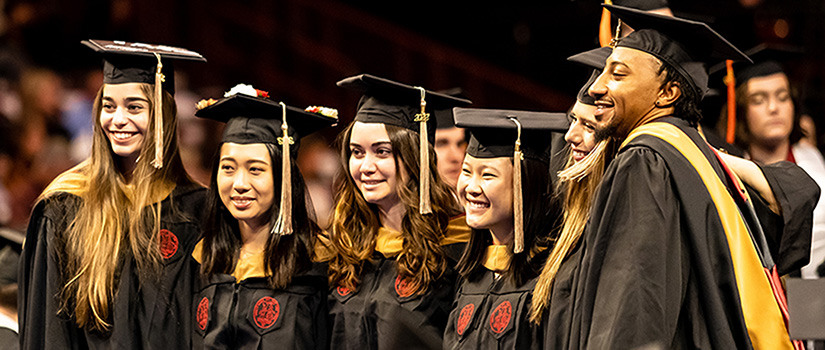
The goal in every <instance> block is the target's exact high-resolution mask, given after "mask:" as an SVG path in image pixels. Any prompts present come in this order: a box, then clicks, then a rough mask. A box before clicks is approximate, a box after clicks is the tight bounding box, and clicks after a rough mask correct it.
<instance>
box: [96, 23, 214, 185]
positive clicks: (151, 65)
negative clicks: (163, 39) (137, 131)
mask: <svg viewBox="0 0 825 350" xmlns="http://www.w3.org/2000/svg"><path fill="white" fill-rule="evenodd" d="M80 43H81V44H83V45H86V46H87V47H89V48H91V49H92V50H94V51H95V52H97V53H99V54H101V55H102V56H103V83H104V84H124V83H144V84H152V85H154V86H155V94H154V95H155V96H154V100H155V103H154V118H155V120H154V125H155V158H154V160H152V165H153V166H154V167H155V168H158V169H159V168H161V167H163V96H162V94H161V91H162V90H166V91H168V92H169V93H170V94H172V95H174V94H175V70H174V66H173V63H172V61H173V60H175V59H179V60H190V61H200V62H206V58H204V57H203V56H201V55H200V54H199V53H197V52H194V51H190V50H187V49H184V48H179V47H174V46H167V45H155V44H145V43H132V42H125V41H108V40H91V39H90V40H83V41H81V42H80ZM161 89H162V90H161Z"/></svg>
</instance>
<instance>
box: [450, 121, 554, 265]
mask: <svg viewBox="0 0 825 350" xmlns="http://www.w3.org/2000/svg"><path fill="white" fill-rule="evenodd" d="M453 114H454V115H455V125H456V126H458V127H462V128H467V129H469V130H470V142H469V144H468V145H467V154H468V155H470V156H473V157H475V158H498V157H513V219H514V223H515V225H514V239H513V242H514V244H513V252H514V253H521V252H522V251H523V250H524V210H523V208H524V200H523V193H522V186H521V161H522V158H523V157H530V158H534V159H539V160H543V161H545V162H549V160H550V154H549V151H550V142H551V140H552V138H551V137H550V136H549V134H548V132H550V131H565V130H567V128H568V127H569V125H570V123H569V121H568V119H567V114H565V113H547V112H527V111H512V110H500V109H479V108H454V109H453Z"/></svg>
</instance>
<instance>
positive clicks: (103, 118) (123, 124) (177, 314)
mask: <svg viewBox="0 0 825 350" xmlns="http://www.w3.org/2000/svg"><path fill="white" fill-rule="evenodd" d="M84 44H86V45H87V46H89V47H91V48H93V49H95V50H96V51H99V52H101V53H103V54H104V57H105V61H104V62H105V64H104V84H103V87H102V88H101V89H100V92H99V93H98V95H97V97H96V98H95V102H94V107H93V114H92V116H93V124H94V143H93V148H92V155H91V156H90V157H89V158H88V159H86V160H85V161H83V162H82V163H80V164H79V165H77V166H75V167H74V168H72V169H70V170H68V171H66V172H65V173H63V174H61V175H60V176H58V177H57V178H56V179H55V180H54V181H53V182H52V184H50V185H49V186H48V188H47V189H46V190H45V191H44V192H43V194H41V196H40V201H39V202H38V204H37V206H36V207H35V209H34V212H33V213H32V218H31V221H30V222H29V228H28V231H27V238H26V244H25V246H24V251H23V258H22V259H23V260H22V263H21V274H20V276H21V283H20V306H21V307H20V324H21V329H20V338H21V344H22V348H24V349H49V348H60V349H63V348H120V349H127V348H162V347H170V348H184V347H188V346H189V343H188V339H189V338H188V337H181V336H180V334H181V330H182V329H185V328H183V327H185V325H187V324H188V321H187V318H186V316H188V315H189V313H188V312H186V310H188V307H189V298H190V293H191V288H189V287H188V286H187V285H186V283H181V282H180V281H185V280H187V279H185V278H181V274H182V273H183V271H184V269H182V268H181V267H182V266H183V265H182V262H183V261H185V260H183V259H181V258H182V257H183V256H186V255H188V254H187V252H190V251H191V249H192V247H193V246H194V244H195V241H196V238H197V236H198V233H199V227H198V224H197V220H196V218H197V215H198V213H199V212H200V210H199V209H200V208H198V206H199V205H200V203H202V198H203V190H202V189H201V188H200V186H198V185H195V184H193V183H192V181H191V180H189V177H188V176H187V175H186V172H185V171H184V168H183V165H182V163H181V160H180V156H179V153H178V148H177V137H176V114H177V112H176V106H175V101H174V98H173V95H172V94H173V93H174V88H173V86H174V85H173V83H174V80H173V79H172V77H173V75H174V71H173V70H171V62H169V61H168V60H167V58H170V57H169V56H171V57H175V58H187V59H194V60H203V58H202V57H201V56H200V55H198V54H197V53H194V52H191V51H188V50H184V49H178V48H170V47H166V46H154V45H147V44H137V43H135V44H132V43H123V42H103V41H94V40H93V41H86V42H84ZM136 50H137V51H138V52H140V53H135V52H136ZM162 66H165V67H166V68H161V67H162ZM163 75H165V79H162V76H163ZM163 80H165V81H166V83H165V84H162V83H161V81H163Z"/></svg>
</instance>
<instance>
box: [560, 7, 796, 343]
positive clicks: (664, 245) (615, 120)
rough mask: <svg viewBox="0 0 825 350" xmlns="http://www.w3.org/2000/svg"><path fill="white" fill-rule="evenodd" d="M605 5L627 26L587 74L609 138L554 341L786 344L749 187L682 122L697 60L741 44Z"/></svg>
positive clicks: (692, 103)
mask: <svg viewBox="0 0 825 350" xmlns="http://www.w3.org/2000/svg"><path fill="white" fill-rule="evenodd" d="M608 8H609V9H610V10H611V12H612V13H613V14H614V15H616V16H617V17H619V18H621V19H622V20H623V21H625V22H626V23H627V24H628V25H629V26H630V27H632V28H634V29H635V30H636V31H635V32H633V33H632V34H630V35H628V36H627V37H626V38H623V39H621V40H620V41H618V43H617V44H616V46H615V48H614V50H613V52H612V54H611V55H610V57H608V59H607V62H606V63H607V64H606V66H605V68H604V70H603V72H602V73H601V75H600V76H599V77H598V78H597V79H596V81H595V82H594V84H593V85H592V86H591V88H590V95H591V96H593V98H594V99H595V100H596V102H595V104H596V106H597V110H596V113H595V114H596V116H597V117H598V116H599V115H600V114H603V113H606V112H608V111H611V113H614V114H613V117H612V118H610V122H609V125H608V126H607V127H606V128H604V129H603V130H602V131H603V132H608V133H610V134H611V135H612V136H613V137H615V138H616V139H617V140H619V141H620V142H622V145H621V147H620V150H619V152H618V154H617V155H616V158H615V159H614V160H613V162H612V163H611V164H610V166H609V167H608V169H607V170H606V173H605V175H604V179H603V182H602V185H601V188H600V190H599V191H598V192H597V194H596V196H595V198H594V202H593V207H592V210H591V216H590V220H589V226H588V228H587V229H586V231H585V232H584V233H583V236H582V242H581V247H582V249H583V253H582V254H581V257H580V262H579V264H577V265H578V266H577V269H578V271H577V272H576V274H577V277H576V278H575V286H574V287H573V288H572V289H571V293H574V294H575V296H574V297H573V299H574V300H575V302H574V305H572V306H571V310H572V315H571V317H570V319H571V324H570V330H569V333H570V340H569V345H568V347H569V348H571V349H579V348H582V349H584V348H587V349H611V348H623V349H624V348H636V347H643V346H651V347H654V348H660V347H661V348H721V349H749V348H757V349H760V348H761V349H791V348H793V346H794V345H793V344H792V342H791V341H790V338H789V336H788V333H787V329H786V328H785V323H784V319H783V316H782V312H781V307H782V306H781V305H780V303H779V302H777V300H776V299H775V298H774V294H773V292H772V287H773V286H775V285H772V280H771V278H770V277H769V274H766V273H765V271H768V272H771V271H775V270H772V268H773V262H772V261H771V258H770V254H768V253H767V249H766V245H765V243H764V235H763V234H762V232H761V230H760V228H759V225H758V224H756V223H757V222H758V221H756V219H755V216H754V214H753V211H752V209H751V208H752V206H751V205H750V203H749V201H750V199H749V198H748V197H747V194H745V195H743V194H742V193H743V192H740V191H739V190H738V187H737V185H738V179H737V178H736V177H735V176H734V175H732V174H730V173H729V172H728V171H727V168H725V167H724V165H723V164H722V163H721V162H720V161H719V160H718V158H717V156H716V155H715V154H714V153H713V151H712V150H711V149H710V148H709V147H708V146H707V144H706V143H705V142H704V140H703V139H702V138H701V136H700V135H699V133H698V131H697V130H696V125H697V123H698V121H699V119H700V118H701V115H700V114H699V109H698V107H697V106H698V103H699V101H700V99H701V97H702V95H703V94H704V92H705V90H706V89H707V79H708V78H707V71H706V68H705V67H706V63H707V62H710V61H712V60H723V59H735V60H736V59H738V60H747V59H748V58H747V56H745V55H744V54H742V53H741V52H740V51H739V50H737V49H736V48H735V47H733V46H732V45H731V44H730V43H728V42H727V41H726V40H725V39H724V38H722V37H721V36H720V35H719V34H717V33H716V32H714V31H713V30H712V29H710V28H709V27H708V26H707V25H705V24H703V23H699V22H693V21H688V20H683V19H678V18H673V17H665V16H660V15H655V14H649V13H645V12H643V11H638V10H633V9H628V8H623V7H617V6H608ZM774 282H775V281H774Z"/></svg>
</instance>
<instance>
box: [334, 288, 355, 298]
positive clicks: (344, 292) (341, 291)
mask: <svg viewBox="0 0 825 350" xmlns="http://www.w3.org/2000/svg"><path fill="white" fill-rule="evenodd" d="M335 290H337V291H338V295H340V296H342V297H345V296H347V295H349V293H352V291H351V290H350V289H349V288H347V287H344V286H338V288H335Z"/></svg>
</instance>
